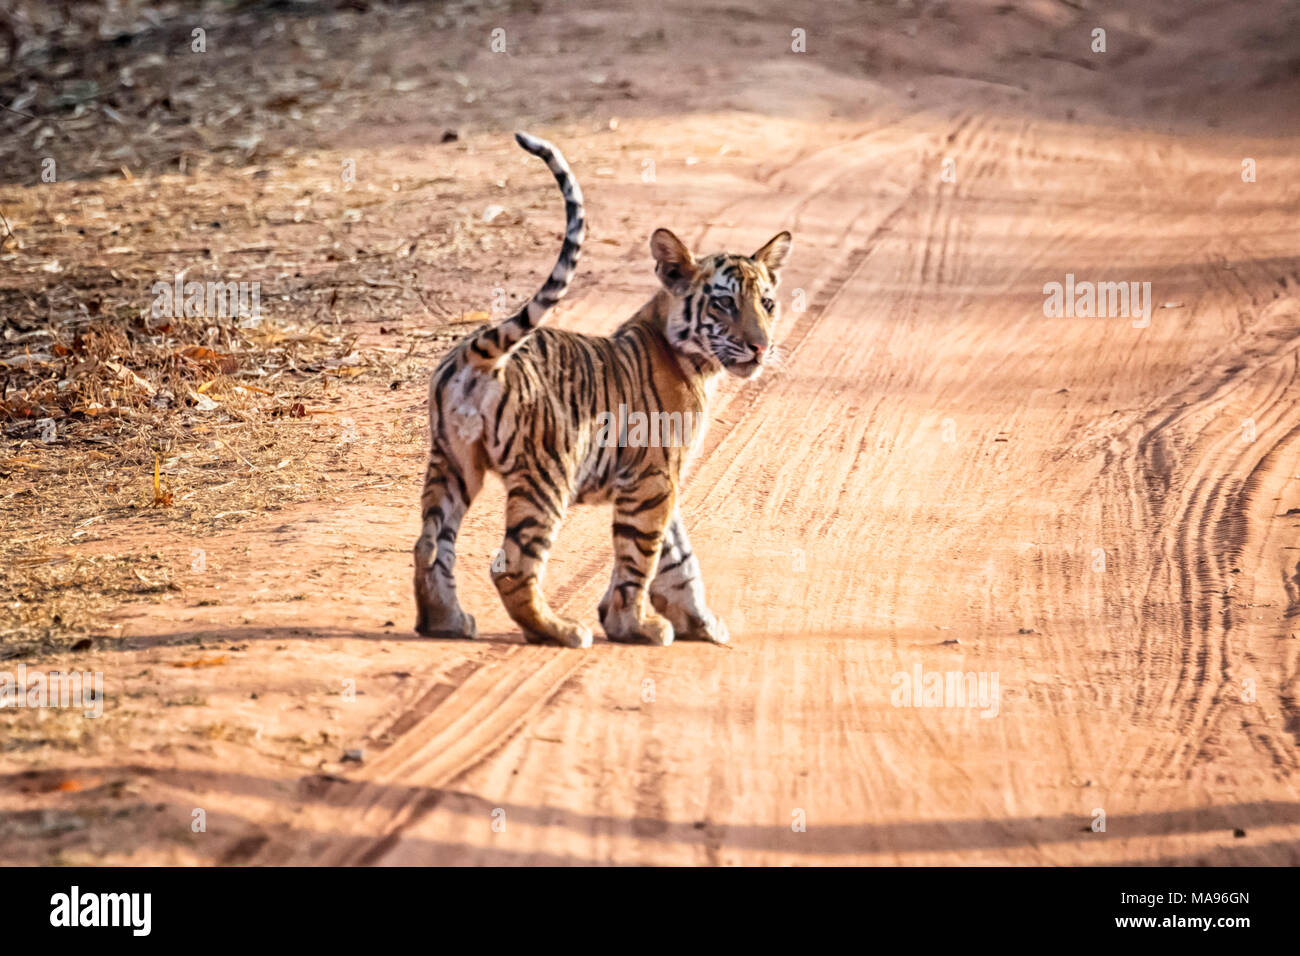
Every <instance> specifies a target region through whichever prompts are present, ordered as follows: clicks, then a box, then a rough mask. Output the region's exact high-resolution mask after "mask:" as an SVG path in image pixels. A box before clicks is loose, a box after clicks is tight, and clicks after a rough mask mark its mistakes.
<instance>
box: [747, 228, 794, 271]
mask: <svg viewBox="0 0 1300 956" xmlns="http://www.w3.org/2000/svg"><path fill="white" fill-rule="evenodd" d="M790 243H791V239H790V233H788V232H778V233H777V234H776V235H775V236H773V237H772V238H771V239H769V240H768V241H767V245H765V246H764V247H763V248H762V249H759V250H758V252H756V253H754V254H753V255H752V256H750V257H749V258H751V259H753V260H754V261H755V262H761V263H763V265H765V266H767V271H768V272H770V273H772V280H773V281H776V277H777V276H776V274H777V272H778V271H779V270H780V268H781V267H782V266H783V265H785V260H786V257H787V256H789V255H790Z"/></svg>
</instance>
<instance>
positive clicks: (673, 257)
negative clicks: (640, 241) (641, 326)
mask: <svg viewBox="0 0 1300 956" xmlns="http://www.w3.org/2000/svg"><path fill="white" fill-rule="evenodd" d="M650 252H651V254H652V255H654V257H655V275H657V276H658V277H659V281H660V282H662V283H663V284H664V288H665V289H667V290H668V291H669V292H671V293H673V294H674V295H683V294H684V293H685V292H686V290H687V289H689V288H690V287H691V280H692V279H694V278H695V257H694V256H693V255H691V250H689V249H687V248H686V246H685V244H684V243H683V242H682V241H681V240H680V239H678V238H677V237H676V236H674V235H673V234H672V233H671V232H670V231H669V230H667V229H656V230H655V231H654V235H652V236H651V237H650Z"/></svg>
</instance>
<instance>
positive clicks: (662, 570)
mask: <svg viewBox="0 0 1300 956" xmlns="http://www.w3.org/2000/svg"><path fill="white" fill-rule="evenodd" d="M650 600H651V601H652V602H653V603H654V606H655V609H656V610H657V611H658V612H659V613H660V614H662V615H663V616H664V617H666V618H668V620H669V622H670V623H671V624H672V626H673V630H674V631H675V632H676V634H677V637H678V638H680V639H681V640H686V641H712V642H713V643H714V644H726V643H727V642H728V641H729V640H731V635H730V634H729V633H728V632H727V625H725V624H723V623H722V621H720V620H719V619H718V618H717V617H715V616H714V614H713V612H712V611H710V610H709V607H708V605H707V604H706V603H705V602H704V581H703V579H702V578H701V576H700V562H699V559H698V558H696V557H695V554H694V552H692V551H691V543H690V541H689V540H688V539H687V537H686V528H685V526H684V525H683V524H682V516H681V514H680V513H678V512H673V517H672V520H671V521H669V522H668V529H667V530H666V531H665V532H664V543H663V547H662V548H661V549H660V551H659V568H658V570H657V571H656V572H655V578H654V582H653V583H652V584H651V585H650Z"/></svg>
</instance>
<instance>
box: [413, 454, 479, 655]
mask: <svg viewBox="0 0 1300 956" xmlns="http://www.w3.org/2000/svg"><path fill="white" fill-rule="evenodd" d="M482 486H483V469H482V467H480V466H479V465H478V464H476V463H470V464H468V465H465V464H463V463H461V462H459V461H458V460H457V459H455V458H453V457H451V456H449V455H447V454H445V453H444V452H443V451H441V450H440V449H436V448H435V449H434V450H433V451H431V452H430V453H429V465H428V468H427V469H426V471H425V476H424V491H423V493H422V494H421V495H420V515H421V518H422V520H423V522H424V526H423V528H422V529H421V532H420V537H419V540H417V541H416V542H415V607H416V615H417V616H416V623H415V629H416V631H418V632H419V633H420V634H423V635H424V636H425V637H466V638H468V637H474V636H475V635H476V633H477V628H476V625H475V623H474V618H473V616H471V615H469V614H466V613H465V612H464V611H463V610H462V609H461V606H460V601H459V600H458V599H457V597H456V579H455V577H454V571H455V566H456V535H457V534H458V533H459V531H460V523H461V521H462V519H464V517H465V512H466V511H467V510H468V509H469V505H470V502H471V501H473V500H474V496H475V495H476V494H478V491H479V489H480V488H481V487H482Z"/></svg>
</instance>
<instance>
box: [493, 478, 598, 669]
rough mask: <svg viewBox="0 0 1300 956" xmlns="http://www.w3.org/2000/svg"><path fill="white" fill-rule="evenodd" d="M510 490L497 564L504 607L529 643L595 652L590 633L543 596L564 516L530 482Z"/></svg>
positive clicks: (512, 485) (497, 581)
mask: <svg viewBox="0 0 1300 956" xmlns="http://www.w3.org/2000/svg"><path fill="white" fill-rule="evenodd" d="M507 489H508V490H507V493H506V536H505V541H504V542H503V543H502V548H501V550H502V557H499V558H497V559H494V560H493V562H492V581H493V583H494V584H496V586H497V593H498V594H500V595H501V603H502V604H504V605H505V606H506V611H507V613H509V615H510V617H511V619H512V620H514V622H515V623H516V624H518V625H519V626H520V628H522V629H523V632H524V637H525V639H526V640H527V641H528V643H530V644H559V645H561V646H563V647H590V646H591V628H589V627H587V626H586V625H585V624H582V623H580V622H578V621H571V620H568V619H567V618H562V617H560V616H559V615H557V614H556V613H555V612H554V611H552V610H551V606H550V605H549V604H548V603H547V602H546V595H544V594H543V593H542V571H543V570H544V568H545V565H546V556H547V555H548V554H549V553H550V550H551V545H552V544H553V543H554V538H555V531H556V529H557V528H559V526H560V519H561V518H563V517H564V512H563V511H562V510H559V507H558V506H557V505H555V504H554V503H553V502H551V501H550V499H549V498H547V499H543V498H539V497H538V495H537V492H536V490H535V486H530V485H529V484H528V483H525V482H523V481H508V482H507Z"/></svg>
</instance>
